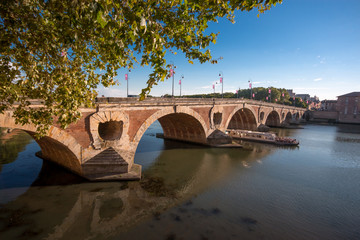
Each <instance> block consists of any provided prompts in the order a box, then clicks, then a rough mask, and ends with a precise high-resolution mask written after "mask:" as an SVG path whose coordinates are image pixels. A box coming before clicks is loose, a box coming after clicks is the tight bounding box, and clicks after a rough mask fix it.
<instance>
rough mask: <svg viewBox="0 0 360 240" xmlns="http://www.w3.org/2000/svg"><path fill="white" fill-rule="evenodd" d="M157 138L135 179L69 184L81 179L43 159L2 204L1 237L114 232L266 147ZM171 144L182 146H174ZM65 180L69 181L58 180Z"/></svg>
mask: <svg viewBox="0 0 360 240" xmlns="http://www.w3.org/2000/svg"><path fill="white" fill-rule="evenodd" d="M152 137H153V138H154V139H153V140H154V141H157V139H155V136H152ZM161 141H163V144H164V149H163V150H162V151H160V154H159V155H158V157H156V159H154V160H153V161H152V164H151V165H150V166H149V167H148V168H147V169H146V170H145V171H144V172H143V175H144V177H143V179H142V180H141V181H140V182H126V183H124V182H116V183H111V182H110V183H82V184H74V183H75V182H77V181H78V182H81V180H82V179H77V177H75V176H74V175H72V174H70V173H66V172H62V170H59V168H55V169H52V166H51V164H50V165H49V164H44V165H43V168H42V170H41V172H40V174H39V177H38V178H37V179H36V181H35V182H34V183H33V184H32V187H31V188H29V189H28V190H27V191H26V193H24V194H22V195H21V196H19V197H18V198H17V199H16V200H14V201H12V202H9V203H7V204H5V205H3V206H2V208H1V211H0V219H1V224H0V236H1V238H2V239H13V238H19V239H69V238H74V237H75V238H76V239H106V238H109V237H111V236H116V235H118V234H120V233H121V232H126V231H127V230H128V229H129V227H131V226H134V225H136V224H138V223H139V222H141V221H143V220H145V219H149V218H156V216H159V215H160V214H161V213H162V212H164V210H166V209H169V208H171V207H173V206H175V205H177V204H179V203H181V202H185V201H187V200H188V199H190V198H191V197H192V196H194V195H196V194H200V193H201V192H203V191H205V190H206V189H208V188H209V187H210V186H213V185H214V184H219V183H221V182H222V181H224V180H225V179H226V178H228V177H230V176H231V175H232V174H233V173H234V171H237V172H238V171H239V169H244V170H245V169H246V168H247V167H249V166H251V165H253V164H257V163H258V162H256V160H258V159H259V158H261V157H262V156H265V155H266V154H267V153H268V152H269V151H271V149H270V148H269V149H268V150H266V148H260V147H257V146H253V148H252V150H242V149H209V148H204V147H200V146H196V147H194V146H189V145H187V144H180V143H176V142H175V143H174V142H170V141H165V142H164V140H161ZM174 144H177V145H178V146H179V144H180V145H182V147H183V148H181V149H179V148H174ZM64 171H65V170H64ZM50 175H51V176H50ZM69 182H72V183H73V184H72V185H65V186H61V185H59V184H66V183H69ZM51 185H54V186H51ZM49 216H51V217H50V218H49ZM79 219H81V220H79Z"/></svg>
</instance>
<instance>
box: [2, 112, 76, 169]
mask: <svg viewBox="0 0 360 240" xmlns="http://www.w3.org/2000/svg"><path fill="white" fill-rule="evenodd" d="M0 126H1V127H7V128H14V129H20V130H23V131H25V132H27V133H28V134H29V135H30V136H32V137H33V138H34V140H35V141H36V142H37V143H38V144H39V146H40V148H41V157H42V158H44V159H46V160H49V161H52V162H55V163H57V164H59V165H61V166H63V167H65V168H67V169H69V170H70V171H72V172H75V173H77V174H80V175H82V169H81V163H82V158H81V156H82V147H81V145H80V144H79V143H78V142H77V140H76V139H75V138H74V137H73V136H71V135H69V134H68V133H67V132H66V131H64V130H62V129H60V128H58V127H55V126H51V127H50V129H49V131H48V133H47V135H46V136H45V137H42V138H40V139H36V138H35V137H34V136H35V132H36V126H34V125H33V124H26V125H19V124H16V123H15V119H14V118H13V117H12V115H11V114H10V113H5V114H1V115H0Z"/></svg>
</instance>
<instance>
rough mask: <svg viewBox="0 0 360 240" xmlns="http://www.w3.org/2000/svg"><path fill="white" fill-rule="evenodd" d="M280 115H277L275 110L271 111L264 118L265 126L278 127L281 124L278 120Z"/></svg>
mask: <svg viewBox="0 0 360 240" xmlns="http://www.w3.org/2000/svg"><path fill="white" fill-rule="evenodd" d="M280 117H281V116H280V114H279V113H278V111H276V110H275V109H273V110H272V111H269V112H267V114H266V117H265V119H266V120H265V125H266V126H268V127H278V126H280V124H281V120H280Z"/></svg>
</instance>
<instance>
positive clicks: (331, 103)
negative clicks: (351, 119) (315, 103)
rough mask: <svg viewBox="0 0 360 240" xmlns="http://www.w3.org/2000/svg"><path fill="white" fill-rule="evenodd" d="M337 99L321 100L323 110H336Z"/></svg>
mask: <svg viewBox="0 0 360 240" xmlns="http://www.w3.org/2000/svg"><path fill="white" fill-rule="evenodd" d="M336 104H337V100H323V101H321V110H322V111H336Z"/></svg>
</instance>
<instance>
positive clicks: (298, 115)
mask: <svg viewBox="0 0 360 240" xmlns="http://www.w3.org/2000/svg"><path fill="white" fill-rule="evenodd" d="M294 119H295V120H299V119H300V114H299V113H298V112H297V113H294Z"/></svg>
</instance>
